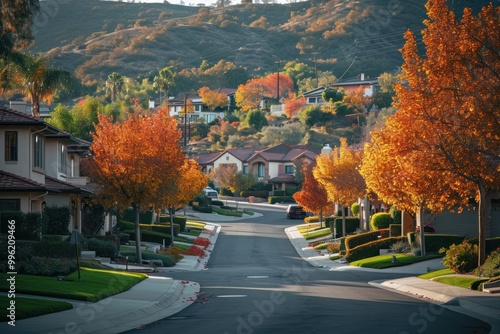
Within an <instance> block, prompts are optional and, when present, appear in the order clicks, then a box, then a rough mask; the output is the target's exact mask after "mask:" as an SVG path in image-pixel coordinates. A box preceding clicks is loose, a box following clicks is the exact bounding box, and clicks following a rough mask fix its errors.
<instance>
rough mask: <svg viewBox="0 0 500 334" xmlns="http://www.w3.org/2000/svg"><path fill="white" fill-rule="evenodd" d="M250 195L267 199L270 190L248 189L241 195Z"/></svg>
mask: <svg viewBox="0 0 500 334" xmlns="http://www.w3.org/2000/svg"><path fill="white" fill-rule="evenodd" d="M248 196H253V197H258V198H264V199H266V198H267V197H268V196H269V191H267V190H247V191H242V192H241V197H248ZM212 203H213V202H212Z"/></svg>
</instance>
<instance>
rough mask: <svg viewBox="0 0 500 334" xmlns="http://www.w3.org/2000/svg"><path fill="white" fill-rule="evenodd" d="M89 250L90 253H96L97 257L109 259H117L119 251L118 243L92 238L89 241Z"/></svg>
mask: <svg viewBox="0 0 500 334" xmlns="http://www.w3.org/2000/svg"><path fill="white" fill-rule="evenodd" d="M87 248H88V250H89V251H95V255H96V256H100V257H109V258H111V259H112V260H114V259H115V257H116V254H117V253H118V249H117V248H116V241H107V240H99V239H96V238H92V239H89V240H87Z"/></svg>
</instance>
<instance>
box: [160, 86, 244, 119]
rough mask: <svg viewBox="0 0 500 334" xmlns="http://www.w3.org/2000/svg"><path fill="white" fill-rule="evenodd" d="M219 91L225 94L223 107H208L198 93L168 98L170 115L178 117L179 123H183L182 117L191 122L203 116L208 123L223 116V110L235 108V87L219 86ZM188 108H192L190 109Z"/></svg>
mask: <svg viewBox="0 0 500 334" xmlns="http://www.w3.org/2000/svg"><path fill="white" fill-rule="evenodd" d="M219 92H220V93H224V94H226V95H227V99H228V106H227V107H225V108H220V109H216V110H211V109H209V108H208V107H207V106H206V105H204V104H203V103H202V101H201V96H200V95H199V94H198V93H187V94H180V95H179V96H177V97H175V98H171V99H169V102H168V103H169V108H170V116H172V117H176V118H178V119H179V122H180V123H184V119H186V121H187V122H188V123H192V122H196V121H198V119H201V118H203V119H204V120H205V122H207V123H210V122H212V121H214V120H215V119H216V118H218V117H220V118H224V112H225V111H231V110H234V109H235V108H236V102H235V99H234V94H235V93H236V89H232V88H221V89H220V90H219ZM186 105H188V113H187V115H185V114H184V108H185V107H186ZM189 106H190V107H189ZM190 108H191V109H192V110H191V111H190Z"/></svg>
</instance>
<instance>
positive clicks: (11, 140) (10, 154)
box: [5, 131, 17, 161]
mask: <svg viewBox="0 0 500 334" xmlns="http://www.w3.org/2000/svg"><path fill="white" fill-rule="evenodd" d="M5 161H17V131H5Z"/></svg>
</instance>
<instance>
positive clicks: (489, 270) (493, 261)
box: [477, 249, 500, 277]
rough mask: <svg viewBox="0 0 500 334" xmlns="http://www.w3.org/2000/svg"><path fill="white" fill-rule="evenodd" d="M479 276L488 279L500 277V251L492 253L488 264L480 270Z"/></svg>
mask: <svg viewBox="0 0 500 334" xmlns="http://www.w3.org/2000/svg"><path fill="white" fill-rule="evenodd" d="M477 274H478V275H479V276H486V277H496V276H500V249H498V250H496V251H493V252H492V253H491V255H490V256H489V257H488V258H487V259H486V262H484V264H483V265H482V266H481V268H479V269H478V272H477Z"/></svg>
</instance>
